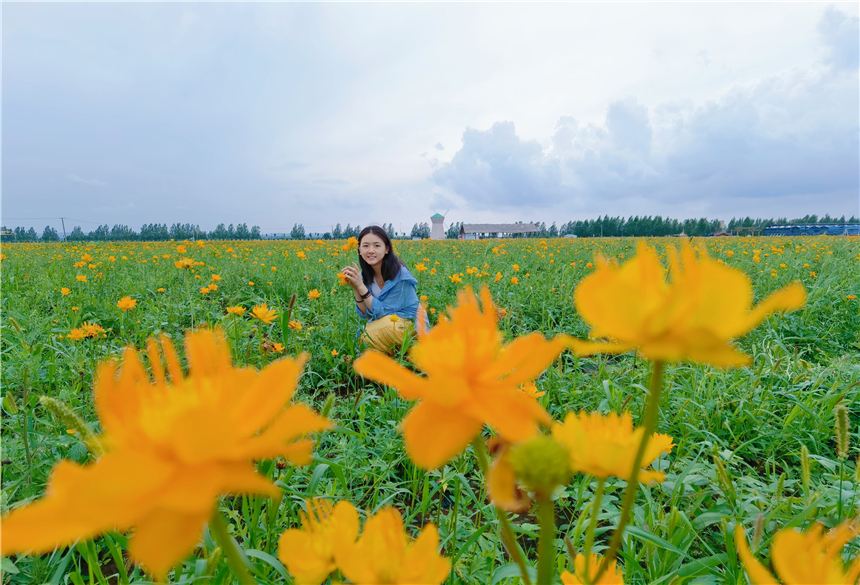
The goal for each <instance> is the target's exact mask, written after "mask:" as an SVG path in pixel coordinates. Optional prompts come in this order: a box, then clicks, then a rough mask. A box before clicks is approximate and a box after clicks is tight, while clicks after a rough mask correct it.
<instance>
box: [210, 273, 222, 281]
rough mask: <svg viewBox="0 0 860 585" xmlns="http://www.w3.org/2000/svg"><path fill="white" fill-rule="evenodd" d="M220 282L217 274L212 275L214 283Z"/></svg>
mask: <svg viewBox="0 0 860 585" xmlns="http://www.w3.org/2000/svg"><path fill="white" fill-rule="evenodd" d="M219 280H221V277H220V276H218V275H217V274H213V275H212V282H218V281H219Z"/></svg>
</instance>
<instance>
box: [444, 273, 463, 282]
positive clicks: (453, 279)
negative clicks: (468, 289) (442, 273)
mask: <svg viewBox="0 0 860 585" xmlns="http://www.w3.org/2000/svg"><path fill="white" fill-rule="evenodd" d="M448 278H449V279H451V282H453V283H455V284H456V283H458V282H463V279H462V278H460V275H459V274H452V275H451V276H449V277H448Z"/></svg>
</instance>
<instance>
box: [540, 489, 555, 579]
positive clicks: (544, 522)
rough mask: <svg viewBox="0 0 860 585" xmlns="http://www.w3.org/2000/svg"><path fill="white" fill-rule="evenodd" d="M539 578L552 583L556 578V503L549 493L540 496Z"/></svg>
mask: <svg viewBox="0 0 860 585" xmlns="http://www.w3.org/2000/svg"><path fill="white" fill-rule="evenodd" d="M538 521H539V523H540V540H539V541H538V578H537V582H538V583H540V584H542V585H543V584H546V585H552V583H553V581H554V578H555V574H554V573H555V570H554V569H555V505H554V504H553V502H552V499H551V498H550V497H549V496H547V495H543V494H542V495H540V496H538Z"/></svg>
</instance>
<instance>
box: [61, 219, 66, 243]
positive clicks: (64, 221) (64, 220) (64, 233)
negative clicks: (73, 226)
mask: <svg viewBox="0 0 860 585" xmlns="http://www.w3.org/2000/svg"><path fill="white" fill-rule="evenodd" d="M60 221H61V222H63V241H64V242H65V241H66V218H65V217H61V218H60Z"/></svg>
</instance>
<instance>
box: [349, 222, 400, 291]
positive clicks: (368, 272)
mask: <svg viewBox="0 0 860 585" xmlns="http://www.w3.org/2000/svg"><path fill="white" fill-rule="evenodd" d="M367 234H373V235H374V236H379V238H380V239H381V240H382V243H383V244H384V245H385V247H386V248H388V254H386V255H385V258H383V259H382V267H381V270H380V271H381V272H382V278H383V280H393V279H394V278H395V277H396V276H397V275H398V274H400V267H401V266H404V264H403V261H402V260H400V258H398V257H397V254H395V253H394V246H392V245H391V239H390V238H389V237H388V234H387V233H386V232H385V230H384V229H382V228H381V227H379V226H378V225H369V226H367V227H366V228H364V229H363V230H361V233H360V234H358V248H359V253H358V264H359V266H361V280H362V281H363V282H364V284H365V286H370V283H371V282H373V268H371V266H370V264H368V263H367V262H365V261H364V258H362V257H361V240H362V238H364V236H366V235H367Z"/></svg>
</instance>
